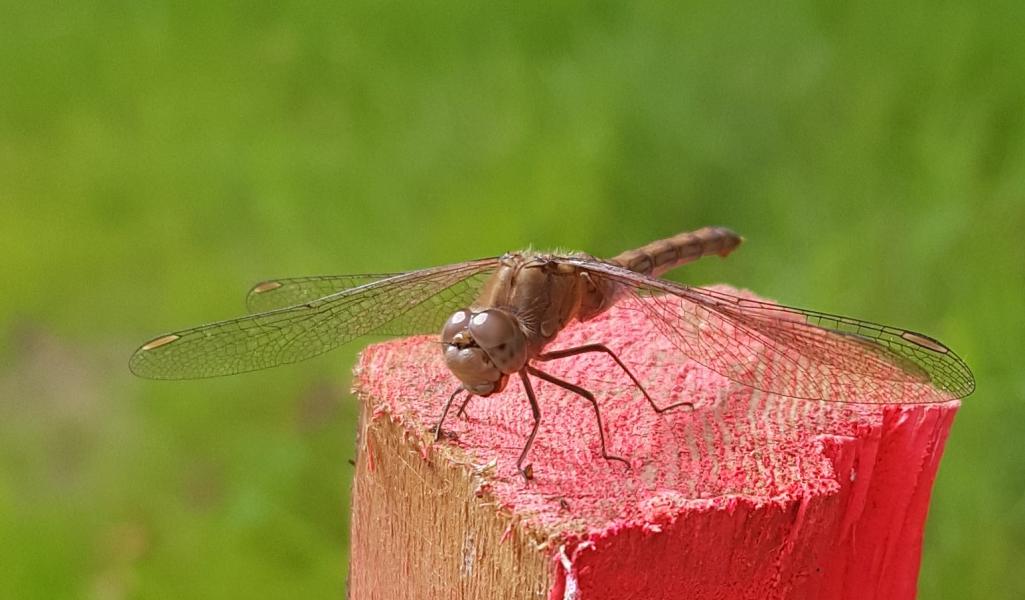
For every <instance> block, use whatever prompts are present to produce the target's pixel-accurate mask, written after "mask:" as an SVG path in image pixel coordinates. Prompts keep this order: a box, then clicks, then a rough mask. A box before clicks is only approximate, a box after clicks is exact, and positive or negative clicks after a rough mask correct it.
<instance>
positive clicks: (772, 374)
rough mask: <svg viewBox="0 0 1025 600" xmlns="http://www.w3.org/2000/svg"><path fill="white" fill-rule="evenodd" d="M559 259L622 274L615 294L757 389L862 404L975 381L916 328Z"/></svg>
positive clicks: (923, 398) (944, 392)
mask: <svg viewBox="0 0 1025 600" xmlns="http://www.w3.org/2000/svg"><path fill="white" fill-rule="evenodd" d="M563 260H564V261H565V262H570V263H572V264H574V265H575V266H577V267H580V268H583V269H585V270H587V271H589V275H590V276H591V277H595V278H603V277H604V278H606V279H609V280H611V281H613V282H614V283H615V284H618V285H619V286H620V288H619V292H620V295H621V297H620V299H619V303H621V304H623V305H625V306H627V307H629V308H635V309H637V310H641V311H644V312H645V313H646V315H647V316H648V317H649V319H650V321H651V323H652V325H653V326H654V327H655V328H656V329H657V330H658V331H659V333H661V334H662V335H664V336H665V337H666V338H668V339H669V341H671V342H672V344H673V345H674V346H675V347H676V348H677V349H679V350H680V351H681V352H682V353H684V354H685V355H686V356H688V357H689V358H691V359H692V360H694V361H696V362H698V363H701V364H702V365H704V366H706V367H708V368H710V369H712V370H714V371H716V372H718V373H720V374H721V375H723V376H725V377H728V378H730V379H732V380H734V381H737V382H738V383H741V384H743V385H747V386H750V387H752V388H755V389H759V390H762V391H765V392H771V393H774V394H780V395H783V396H789V397H793V398H805V399H815V400H827V401H834V402H851V403H861V404H866V403H867V404H883V403H925V402H941V401H945V400H951V399H954V398H961V397H964V396H967V395H968V394H970V393H971V392H972V391H973V390H974V389H975V380H974V378H973V377H972V374H971V371H970V370H969V369H968V366H967V365H966V364H965V363H964V361H962V360H961V358H960V357H958V356H957V355H956V354H955V353H954V352H953V351H952V350H950V349H949V348H947V347H946V346H944V345H943V344H942V343H940V342H938V341H936V340H934V339H932V338H930V337H928V336H925V335H923V334H920V333H915V332H912V331H907V330H904V329H899V328H896V327H890V326H886V325H879V324H876V323H870V322H867V321H861V320H858V319H852V318H849V317H840V316H836V315H830V314H827V313H822V312H817V311H812V310H805V309H800V308H793V307H789V306H782V305H779V304H773V303H771V302H765V301H761V300H756V299H753V298H744V297H741V296H735V295H732V294H729V293H725V292H721V291H719V290H714V289H705V288H693V287H689V286H686V285H682V284H678V283H674V282H671V281H667V280H664V279H655V278H651V277H647V276H645V275H641V274H638V273H634V272H633V271H629V270H626V269H623V268H621V267H618V266H615V265H610V264H606V263H600V262H597V261H590V260H586V259H578V258H567V259H563Z"/></svg>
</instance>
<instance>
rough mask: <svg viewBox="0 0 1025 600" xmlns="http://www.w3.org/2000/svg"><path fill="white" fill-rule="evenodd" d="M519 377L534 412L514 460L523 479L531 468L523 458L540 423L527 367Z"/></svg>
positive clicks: (529, 476) (530, 471) (530, 475)
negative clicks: (523, 444) (524, 441)
mask: <svg viewBox="0 0 1025 600" xmlns="http://www.w3.org/2000/svg"><path fill="white" fill-rule="evenodd" d="M528 368H529V367H528ZM520 379H522V380H523V389H524V390H525V391H526V392H527V399H528V400H530V411H531V412H532V413H534V427H533V429H531V430H530V437H528V438H527V443H526V445H525V446H523V451H522V452H520V458H519V459H517V460H516V469H517V470H518V471H519V472H520V473H523V477H524V478H525V479H531V478H532V473H533V469H531V468H530V465H527V467H526V468H524V467H523V459H525V458H527V453H528V452H530V447H531V446H533V445H534V437H535V436H536V435H537V428H538V426H539V425H540V424H541V408H540V407H538V405H537V397H536V396H535V395H534V388H533V386H531V385H530V379H529V378H528V377H527V369H523V370H521V371H520Z"/></svg>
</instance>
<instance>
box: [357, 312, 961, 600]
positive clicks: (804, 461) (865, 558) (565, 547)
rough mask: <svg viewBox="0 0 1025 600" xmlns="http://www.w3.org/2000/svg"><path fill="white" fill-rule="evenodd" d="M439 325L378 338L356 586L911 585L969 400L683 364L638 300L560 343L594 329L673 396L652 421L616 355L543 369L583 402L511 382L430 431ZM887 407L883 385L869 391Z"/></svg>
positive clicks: (686, 590)
mask: <svg viewBox="0 0 1025 600" xmlns="http://www.w3.org/2000/svg"><path fill="white" fill-rule="evenodd" d="M431 340H435V341H436V338H430V339H429V338H410V339H404V340H398V341H395V342H390V343H386V344H379V345H374V346H371V347H369V348H367V349H366V350H365V351H364V353H363V355H362V357H361V359H360V362H359V365H358V367H357V382H356V388H357V391H358V393H359V396H360V398H361V400H362V403H363V414H362V419H361V433H360V441H359V446H360V447H359V458H358V461H357V467H356V476H355V481H354V483H353V515H352V549H351V562H350V573H349V583H350V590H349V594H350V598H351V599H352V600H369V599H389V600H390V599H399V598H410V599H414V598H415V599H418V600H429V599H435V598H437V599H446V600H449V599H453V598H456V599H486V598H495V599H505V598H515V599H519V598H539V599H550V600H599V599H601V600H606V599H613V598H619V599H621V598H638V599H648V598H652V599H668V598H727V599H731V600H732V599H742V598H751V599H757V600H762V599H765V598H795V599H796V598H800V599H809V598H822V599H840V598H844V599H873V598H878V599H884V598H885V599H901V598H913V597H914V596H915V589H916V581H917V576H918V567H919V560H920V555H921V542H922V527H923V524H924V522H925V516H926V510H927V507H928V501H929V495H930V492H931V489H932V483H933V479H934V477H935V474H936V469H937V467H938V463H939V460H940V455H941V453H942V449H943V444H944V441H945V439H946V436H947V432H948V431H949V428H950V425H951V423H952V420H953V417H954V413H955V411H956V410H957V407H958V406H959V403H958V402H947V403H942V404H933V405H904V406H897V405H888V406H870V405H837V404H829V403H826V402H816V401H799V400H793V399H787V398H780V397H777V396H772V395H769V394H763V393H760V392H757V391H753V390H751V389H748V388H744V387H742V386H739V385H737V384H734V383H732V382H730V381H729V380H727V379H725V378H723V377H721V376H719V375H717V374H715V373H712V372H710V371H708V370H707V369H704V368H703V367H701V366H700V365H697V364H694V363H690V362H686V361H680V360H679V358H678V356H679V355H678V354H676V353H673V352H671V351H670V350H671V348H670V347H668V346H666V345H665V343H664V341H663V340H662V339H661V338H660V337H659V336H658V335H657V334H656V333H655V331H654V330H653V329H652V325H651V323H649V322H647V321H646V320H645V319H644V317H643V314H641V313H640V312H638V311H636V310H633V311H631V310H627V309H613V310H612V311H610V312H609V313H608V314H607V315H604V316H602V317H600V318H599V319H596V320H595V321H593V322H590V323H587V324H584V325H577V326H574V327H572V328H571V329H568V330H567V331H565V332H563V334H562V335H561V336H560V338H559V339H558V340H557V342H556V344H555V347H569V346H572V345H578V344H582V343H587V342H598V341H601V342H604V343H606V344H608V345H609V346H610V347H611V348H612V349H614V350H615V351H617V352H618V353H619V355H620V356H621V357H622V358H623V359H624V360H626V361H628V363H629V364H630V365H631V366H632V368H634V369H635V371H637V372H638V374H639V376H640V377H641V379H642V380H643V381H644V382H645V384H646V387H647V388H648V390H649V391H650V392H651V393H652V395H653V396H654V397H655V398H656V399H659V400H660V401H661V402H662V403H670V402H673V401H677V400H679V399H690V400H692V401H693V402H695V404H696V407H695V410H693V411H687V410H676V411H671V412H667V413H664V414H656V413H655V412H654V411H653V410H651V407H650V406H648V405H647V403H646V402H645V400H644V398H643V397H642V396H641V395H640V394H639V393H638V392H637V391H636V389H635V388H633V387H631V385H630V382H629V380H628V379H627V378H626V377H625V376H624V375H623V374H622V372H621V371H619V370H618V369H617V368H616V366H615V364H614V363H613V362H612V361H611V360H610V359H609V357H607V356H604V355H601V354H585V355H580V356H576V357H572V358H568V359H565V360H563V361H558V362H556V363H548V364H546V368H549V367H550V370H551V371H552V372H553V373H555V374H556V375H558V376H560V377H563V378H565V379H568V380H570V381H575V382H578V383H580V384H581V385H583V386H584V387H586V388H588V389H590V390H592V391H594V392H595V394H596V395H597V398H598V402H599V404H600V405H601V409H602V417H603V419H604V422H605V425H606V437H607V440H608V449H609V452H611V453H612V454H615V455H618V456H622V457H624V458H626V459H627V460H628V461H629V462H630V463H631V468H630V469H626V468H624V466H623V465H622V464H619V463H616V462H606V461H605V460H603V459H602V458H601V456H600V454H599V447H598V432H597V426H596V423H595V419H594V412H593V409H592V408H591V406H590V404H589V403H588V402H587V401H585V400H584V399H582V398H580V397H579V396H575V395H573V394H570V393H569V392H567V391H565V390H563V389H561V388H559V387H557V386H554V385H550V384H547V383H545V382H537V383H535V389H536V391H537V394H538V400H539V403H540V405H541V410H542V423H541V429H540V432H539V434H538V437H537V441H536V443H535V445H534V449H533V451H532V452H531V455H530V457H529V458H528V460H529V461H530V462H531V463H532V464H533V472H534V479H533V480H531V481H529V482H525V481H524V479H523V477H522V476H521V475H520V474H519V473H517V471H516V470H515V466H514V465H515V461H516V457H517V455H518V453H519V452H520V449H521V447H522V445H523V442H524V440H525V439H526V436H527V434H528V432H529V429H530V425H531V417H530V410H529V408H528V405H527V402H526V399H525V397H524V395H523V390H522V387H521V385H520V383H519V382H518V381H513V382H511V383H510V385H509V387H508V389H507V390H506V391H504V392H503V393H502V394H499V395H496V396H493V397H490V398H474V399H473V400H472V401H471V402H470V404H469V406H468V407H467V411H466V415H465V417H462V418H460V417H457V416H456V415H455V411H453V413H451V416H450V418H449V420H447V421H446V426H445V430H446V433H447V435H446V437H445V439H444V440H443V441H442V442H440V443H437V444H434V443H432V441H433V435H432V434H431V433H430V432H429V431H428V430H429V429H430V428H431V427H432V426H433V425H434V424H435V423H436V421H437V419H438V417H439V415H440V412H441V408H442V405H443V403H444V401H445V400H446V399H447V397H448V394H449V393H450V392H451V390H452V389H454V388H455V386H456V385H457V382H456V380H455V379H454V378H453V377H452V376H451V375H450V374H449V373H448V372H447V371H446V370H445V368H444V365H443V364H442V362H441V360H440V354H441V350H440V348H439V347H438V345H437V344H436V343H431ZM877 400H878V399H877Z"/></svg>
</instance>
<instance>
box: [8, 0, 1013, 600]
mask: <svg viewBox="0 0 1025 600" xmlns="http://www.w3.org/2000/svg"><path fill="white" fill-rule="evenodd" d="M979 4H980V5H978V6H977V5H973V4H971V3H959V2H924V1H916V0H911V1H909V2H901V3H891V2H873V1H870V2H861V3H856V4H851V5H844V6H834V5H832V4H827V3H816V2H801V1H785V2H781V3H773V5H772V6H771V7H770V6H760V5H754V4H752V5H746V4H737V3H730V2H727V3H721V2H702V3H697V4H693V5H690V6H686V7H684V6H682V5H679V4H677V3H665V4H647V3H644V4H641V3H611V2H610V3H601V2H571V1H561V2H553V3H544V4H536V5H535V4H529V5H528V4H525V3H490V4H487V5H484V4H483V3H480V4H478V3H463V2H446V1H442V2H432V3H425V4H424V5H411V4H410V3H387V2H340V3H322V4H314V3H300V2H287V1H286V2H278V3H268V4H261V5H251V4H248V3H234V2H230V3H209V2H183V3H173V4H172V3H164V2H153V1H145V0H142V1H140V0H134V1H132V2H100V3H75V2H73V3H70V4H64V3H56V2H31V3H24V2H12V1H10V0H0V257H2V258H0V540H3V541H2V543H0V597H9V598H64V597H73V598H99V599H117V598H164V597H175V598H210V597H247V598H281V597H309V598H329V597H333V598H340V597H342V594H343V589H344V581H345V570H346V547H347V523H346V520H347V517H346V514H347V512H346V511H347V508H348V506H347V493H348V485H349V479H350V476H351V470H350V467H349V465H348V464H346V459H347V458H349V457H351V456H352V453H353V434H354V428H355V422H354V417H355V414H356V407H355V405H354V402H353V399H352V397H351V396H350V395H349V394H348V387H349V370H350V367H351V365H352V361H353V359H354V356H355V354H356V352H357V351H358V349H359V344H350V345H348V346H346V347H345V348H343V349H341V350H338V351H336V352H334V353H331V354H329V355H326V356H324V357H321V358H318V359H316V360H312V361H309V362H307V363H303V364H301V365H297V366H293V367H286V368H281V369H276V370H271V371H266V372H261V373H256V374H251V375H246V376H239V377H233V378H225V379H220V380H208V381H201V382H181V383H160V382H156V383H154V382H148V381H141V380H136V379H133V378H132V377H131V376H130V374H129V373H128V370H127V366H126V360H127V356H128V354H129V353H130V352H131V351H132V350H133V349H134V348H135V346H136V345H137V344H139V343H140V342H142V341H143V340H145V339H148V338H149V337H151V336H153V335H155V334H157V333H160V332H162V331H166V330H169V329H175V328H179V327H183V326H187V325H192V324H198V323H200V322H204V321H209V320H215V319H220V318H226V317H230V316H234V315H236V314H238V313H240V312H241V310H242V303H241V302H242V296H243V293H244V291H245V290H246V289H247V287H248V286H249V285H250V284H251V283H253V282H255V281H257V280H260V279H263V278H266V277H270V276H287V275H303V274H316V273H346V272H366V271H370V272H380V271H389V270H402V269H409V268H414V267H421V266H429V265H434V264H439V263H445V262H452V261H458V260H463V259H468V258H474V257H478V256H485V255H493V254H498V253H501V252H503V251H505V250H508V249H515V248H519V247H523V246H526V245H528V244H535V245H536V246H539V247H553V246H561V247H569V248H578V249H582V250H587V251H590V252H593V253H596V254H599V255H611V254H614V253H616V252H618V251H620V250H623V249H625V248H628V247H632V246H635V245H638V244H641V243H644V242H646V241H649V240H650V239H653V238H655V237H659V236H666V235H670V234H673V233H676V232H677V231H681V230H685V229H691V228H697V227H700V226H702V225H706V224H723V225H728V226H731V227H733V228H735V229H736V230H737V231H739V232H741V233H743V234H744V235H745V236H746V237H747V240H748V241H747V243H746V244H745V246H744V247H743V248H742V249H741V251H740V252H737V253H736V254H734V255H732V256H731V257H730V258H729V259H728V260H727V261H708V262H705V263H702V264H698V265H694V266H692V267H687V268H686V269H685V270H684V271H683V272H681V273H680V274H679V275H678V277H682V278H684V280H686V281H688V282H693V283H709V282H717V281H726V282H729V283H732V284H735V285H738V286H743V287H748V288H751V289H753V290H755V291H757V292H758V293H760V294H764V295H767V296H770V297H775V298H778V299H780V300H782V301H784V302H786V303H788V304H794V305H798V306H808V307H814V308H818V309H821V310H826V311H830V312H838V313H841V314H850V315H853V316H859V317H862V318H868V319H871V320H876V321H882V322H887V323H894V324H899V325H902V326H906V327H909V328H913V329H916V330H919V331H923V332H927V333H930V334H932V335H935V336H936V337H938V338H940V339H942V340H944V341H945V342H947V343H948V344H949V345H951V346H952V347H953V348H955V349H956V350H957V351H958V352H959V353H960V354H961V355H962V356H964V357H965V358H966V359H967V360H968V362H969V363H970V364H971V365H972V366H973V368H974V370H975V372H976V376H977V378H978V381H979V387H978V391H977V392H976V394H975V395H974V396H972V397H970V398H969V399H968V400H967V401H966V402H965V405H964V408H963V409H962V411H961V413H960V415H959V417H958V420H957V423H956V425H955V428H954V431H953V434H952V436H951V438H950V441H949V445H948V448H947V453H946V457H945V459H944V463H943V465H942V467H941V470H940V474H939V478H938V480H937V482H936V488H935V494H934V500H933V505H932V510H931V512H930V517H929V523H928V531H927V538H926V548H925V555H924V561H923V566H922V574H921V584H920V589H921V597H922V598H930V599H931V598H965V597H975V598H1020V597H1023V596H1025V579H1023V578H1022V577H1021V576H1020V575H1021V571H1022V568H1023V566H1025V559H1023V556H1025V450H1023V445H1022V438H1023V433H1022V431H1023V427H1025V402H1023V400H1025V398H1023V396H1025V375H1023V372H1025V370H1023V368H1022V367H1021V361H1022V356H1023V355H1025V342H1023V340H1025V244H1023V242H1022V238H1023V232H1025V42H1022V38H1021V32H1022V31H1023V30H1025V9H1023V8H1022V5H1021V3H1020V2H1018V1H1005V2H1000V1H996V2H988V3H984V4H985V6H984V7H983V6H982V5H981V4H983V3H979ZM485 6H486V7H485Z"/></svg>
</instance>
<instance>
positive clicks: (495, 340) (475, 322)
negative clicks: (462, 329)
mask: <svg viewBox="0 0 1025 600" xmlns="http://www.w3.org/2000/svg"><path fill="white" fill-rule="evenodd" d="M470 333H471V334H472V335H473V339H475V340H476V341H477V344H479V345H480V347H481V348H497V347H498V346H501V345H502V344H506V343H509V342H511V341H513V340H514V339H516V333H517V331H516V324H515V323H513V320H512V318H511V317H510V316H509V315H507V314H506V313H504V312H501V311H497V310H485V311H482V312H479V313H477V314H475V315H473V316H472V317H470Z"/></svg>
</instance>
